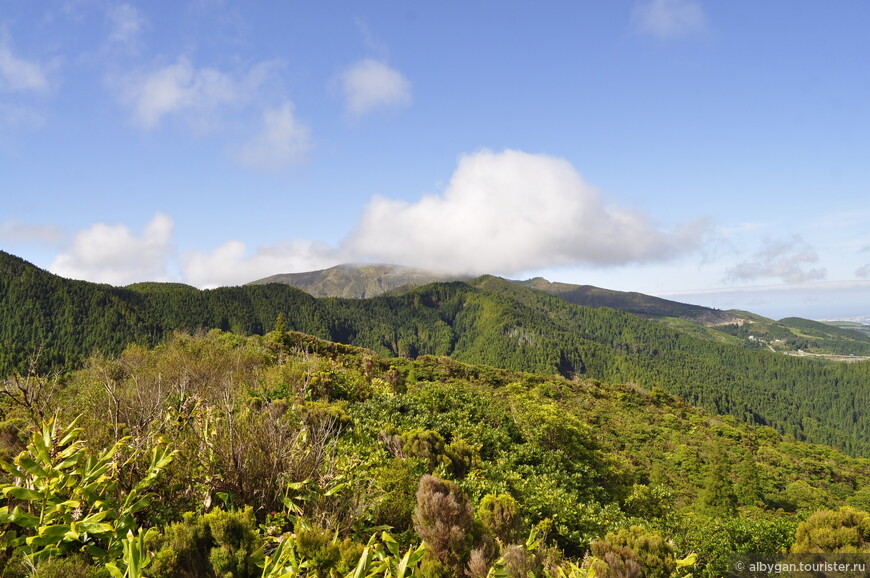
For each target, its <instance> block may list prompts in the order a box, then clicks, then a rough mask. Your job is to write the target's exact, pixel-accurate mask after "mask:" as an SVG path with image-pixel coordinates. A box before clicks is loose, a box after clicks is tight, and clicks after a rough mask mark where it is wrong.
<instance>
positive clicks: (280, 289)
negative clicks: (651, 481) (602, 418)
mask: <svg viewBox="0 0 870 578" xmlns="http://www.w3.org/2000/svg"><path fill="white" fill-rule="evenodd" d="M279 314H281V315H283V316H284V319H285V323H286V326H287V328H288V329H292V330H295V331H301V332H303V333H306V334H309V335H313V336H316V337H320V338H323V339H328V340H331V341H336V342H340V343H346V344H351V345H357V346H361V347H366V348H369V349H371V350H373V351H375V352H377V353H378V354H380V355H384V356H396V357H407V358H411V359H413V358H416V357H418V356H421V355H436V356H449V357H451V358H453V359H455V360H458V361H464V362H469V363H476V364H486V365H491V366H494V367H500V368H503V369H510V370H516V371H528V372H535V373H539V374H543V375H561V376H563V377H567V378H573V377H579V378H584V379H585V378H590V379H598V380H602V381H606V382H611V383H634V384H636V385H638V386H640V387H643V388H646V389H652V388H661V389H663V390H664V391H666V392H668V393H670V394H674V395H679V396H681V397H683V398H684V399H686V400H687V401H688V402H690V403H692V404H695V405H699V406H702V407H704V408H706V409H708V410H709V411H712V412H715V413H719V414H730V415H734V416H736V417H738V418H739V419H741V420H743V421H746V422H748V423H751V424H755V425H769V426H771V427H773V428H774V429H776V430H777V431H779V432H780V433H785V434H788V435H791V436H793V437H794V438H795V439H797V440H806V441H811V442H814V443H825V444H829V445H832V446H834V447H836V448H838V449H840V450H842V451H845V452H846V453H849V454H851V455H862V456H868V455H870V416H868V413H867V408H868V407H870V390H868V388H867V383H868V382H870V363H866V362H865V363H851V364H845V363H831V362H826V361H822V360H815V359H802V358H794V357H790V356H785V355H782V354H779V353H776V352H773V351H770V350H768V349H767V348H758V347H755V346H751V345H741V344H735V343H722V342H719V341H717V340H712V339H706V338H703V337H698V336H697V335H696V334H693V333H692V332H690V331H681V330H679V329H675V328H672V327H668V326H666V325H664V324H662V323H657V322H655V321H652V320H647V319H643V318H640V317H637V316H634V315H631V314H628V313H625V312H622V311H617V310H614V309H609V308H590V307H582V306H578V305H574V304H571V303H568V302H566V301H565V300H563V299H560V298H558V297H555V296H552V295H549V294H547V293H544V292H541V291H538V290H535V289H531V288H528V287H523V286H520V285H518V284H516V283H511V282H508V281H505V280H503V279H499V278H497V277H488V276H484V277H480V278H478V279H474V280H471V281H469V282H467V283H461V282H453V283H435V284H431V285H427V286H423V287H418V288H414V289H411V290H408V291H406V292H404V293H401V294H397V295H389V296H380V297H375V298H371V299H362V300H360V299H340V298H319V299H315V298H314V297H312V296H310V295H308V294H306V293H303V292H302V291H299V290H297V289H294V288H292V287H288V286H285V285H278V284H269V285H255V286H244V287H224V288H219V289H213V290H198V289H196V288H193V287H189V286H186V285H180V284H161V283H145V284H137V285H132V286H129V287H126V288H116V287H110V286H107V285H98V284H93V283H86V282H82V281H70V280H67V279H62V278H60V277H57V276H55V275H52V274H50V273H48V272H45V271H42V270H40V269H38V268H36V267H34V266H32V265H30V264H28V263H26V262H24V261H22V260H20V259H18V258H16V257H13V256H11V255H8V254H5V253H0V372H2V374H9V373H10V372H13V371H17V372H19V373H21V374H26V373H27V372H28V371H30V370H31V369H32V370H33V371H35V372H37V373H43V374H45V373H50V372H52V371H66V370H69V369H73V368H76V367H80V366H81V364H82V363H84V361H85V360H86V359H87V358H88V357H89V356H90V355H91V354H92V353H94V352H101V353H104V354H106V355H110V356H112V355H118V354H119V353H120V352H121V351H122V350H123V349H124V347H125V346H126V345H127V344H129V343H137V344H140V345H143V346H148V347H150V346H154V345H157V344H159V343H161V342H162V341H163V340H164V339H165V338H166V337H167V336H169V335H170V334H171V333H172V332H173V331H177V330H182V331H186V332H195V331H197V330H200V329H220V330H223V331H230V332H233V333H236V334H239V335H262V334H264V333H265V332H267V331H268V330H269V329H270V328H271V327H272V325H273V324H274V320H275V319H276V318H277V316H278V315H279ZM788 322H789V323H790V324H791V325H798V322H795V321H793V320H789V321H788ZM807 324H812V322H807ZM817 329H818V328H817V327H815V326H812V325H806V324H805V326H801V330H802V331H805V332H811V331H814V330H817ZM833 329H836V328H833ZM850 333H852V332H850ZM34 360H35V361H34Z"/></svg>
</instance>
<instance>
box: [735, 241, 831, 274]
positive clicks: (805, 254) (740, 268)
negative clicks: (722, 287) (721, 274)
mask: <svg viewBox="0 0 870 578" xmlns="http://www.w3.org/2000/svg"><path fill="white" fill-rule="evenodd" d="M818 260H819V256H818V255H817V254H816V252H815V250H814V249H813V248H812V247H811V246H810V245H809V244H808V243H807V242H806V241H804V240H803V238H802V237H801V236H800V235H794V236H792V238H791V239H779V240H773V241H767V242H765V246H764V247H763V248H762V249H761V250H759V251H758V252H756V253H755V254H754V255H753V256H752V258H751V259H750V260H748V261H743V262H742V263H738V264H737V265H735V266H734V267H732V268H731V269H729V270H728V271H727V272H726V276H727V279H728V280H730V281H754V280H757V279H765V278H779V279H781V280H782V281H785V282H786V283H803V282H805V281H818V280H820V279H824V278H825V275H826V274H827V271H826V270H825V269H824V268H821V269H805V268H804V265H806V264H810V263H815V262H817V261H818Z"/></svg>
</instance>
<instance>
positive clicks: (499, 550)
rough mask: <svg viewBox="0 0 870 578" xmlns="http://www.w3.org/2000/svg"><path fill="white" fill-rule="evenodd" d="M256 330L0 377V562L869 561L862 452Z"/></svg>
mask: <svg viewBox="0 0 870 578" xmlns="http://www.w3.org/2000/svg"><path fill="white" fill-rule="evenodd" d="M450 289H451V288H450V287H440V290H442V291H444V292H445V293H444V295H445V296H446V295H448V294H450ZM185 291H186V290H185ZM191 294H192V293H191ZM415 295H419V298H420V299H423V298H424V297H425V296H429V295H430V293H427V292H424V293H422V294H416V293H415ZM383 303H390V301H385V302H383ZM467 307H469V308H471V307H472V305H467ZM435 310H436V311H437V309H435ZM273 327H274V330H273V331H270V332H267V333H266V335H265V336H257V335H254V336H249V337H244V336H241V335H238V334H234V333H229V332H224V331H220V330H217V329H215V330H212V331H210V332H208V333H199V334H197V335H190V334H188V333H183V332H182V333H178V332H177V333H173V334H172V335H170V336H169V337H168V338H167V339H165V340H164V341H163V342H162V343H161V344H160V345H158V346H156V347H155V348H150V347H146V346H143V345H139V344H131V345H128V346H127V347H126V348H125V349H124V350H123V351H122V352H121V353H120V354H119V355H104V354H96V355H92V356H90V357H88V358H87V359H85V360H84V361H83V363H82V368H81V369H79V370H76V371H72V372H68V373H66V374H64V375H55V376H36V375H30V376H22V375H16V374H13V376H12V377H10V378H9V379H7V381H6V382H5V386H6V387H5V389H4V390H3V391H4V395H3V396H2V397H0V404H2V405H0V409H2V411H3V415H4V421H3V422H2V423H0V458H2V460H3V461H2V462H0V466H2V469H3V470H4V472H5V478H2V477H0V492H2V507H0V532H2V534H0V536H2V537H0V568H2V570H0V575H2V576H5V577H17V576H31V575H36V576H42V577H48V578H52V577H60V576H65V577H72V578H77V577H82V578H88V577H90V578H96V577H107V576H112V577H124V576H130V577H134V576H135V577H139V576H148V577H155V578H156V577H164V576H165V577H187V576H190V577H193V576H196V577H206V578H208V577H240V578H241V577H254V576H256V577H260V576H262V577H278V576H311V577H315V576H317V577H327V576H347V577H354V578H362V577H366V576H368V577H375V576H378V577H380V576H383V577H387V576H389V577H398V576H420V577H458V576H469V577H484V576H509V577H520V576H522V577H525V578H528V577H529V576H532V577H545V576H549V577H551V578H556V577H564V578H580V577H585V578H589V577H591V576H598V577H599V578H600V577H605V576H662V577H666V576H688V575H689V574H690V573H691V575H693V576H705V577H721V576H724V575H726V574H727V573H728V571H729V569H728V565H729V556H731V555H732V554H733V553H759V552H769V553H778V552H818V551H825V552H834V551H840V552H868V551H870V514H868V513H867V511H866V506H867V504H868V503H870V461H868V460H867V459H866V458H854V457H849V456H848V455H846V454H844V453H841V452H839V451H837V450H835V449H832V448H830V447H827V446H821V445H810V444H807V443H802V442H799V441H796V440H795V439H794V438H793V437H790V436H785V437H783V436H781V435H780V434H778V433H777V432H776V431H774V430H773V429H772V428H770V427H767V426H750V425H747V424H744V423H743V422H741V421H740V420H738V419H736V418H734V417H729V416H716V415H714V414H711V413H708V412H706V411H704V410H702V409H699V408H696V407H694V406H692V405H690V404H689V403H687V402H686V401H684V400H682V399H680V398H677V397H674V396H672V395H670V394H668V393H666V392H665V391H664V390H663V389H661V388H652V389H647V388H644V387H641V386H639V385H637V384H636V383H635V384H615V383H613V384H611V383H605V382H603V381H599V380H596V379H589V378H585V377H581V376H580V375H577V374H576V373H575V375H574V376H573V377H572V378H571V379H566V378H564V377H560V376H556V375H542V374H540V373H531V372H522V371H511V370H506V369H499V368H495V367H491V366H486V365H479V364H467V363H462V362H459V361H456V360H453V359H450V358H448V357H446V356H430V355H422V356H418V357H417V358H416V359H414V360H411V359H408V358H406V357H386V356H382V355H379V354H378V353H376V352H374V351H372V350H370V349H363V348H358V347H353V346H348V345H342V344H338V343H334V342H329V341H324V340H320V339H317V338H315V337H312V336H309V335H305V334H302V333H297V332H288V331H286V326H285V319H284V317H283V315H279V316H278V317H277V318H276V320H275V321H274V322H273Z"/></svg>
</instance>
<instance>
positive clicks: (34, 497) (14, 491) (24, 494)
mask: <svg viewBox="0 0 870 578" xmlns="http://www.w3.org/2000/svg"><path fill="white" fill-rule="evenodd" d="M3 493H4V494H6V495H7V496H12V497H13V498H15V499H17V500H26V501H28V502H34V501H40V500H42V498H43V494H42V492H37V491H36V490H31V489H29V488H17V487H14V486H13V487H7V488H4V489H3Z"/></svg>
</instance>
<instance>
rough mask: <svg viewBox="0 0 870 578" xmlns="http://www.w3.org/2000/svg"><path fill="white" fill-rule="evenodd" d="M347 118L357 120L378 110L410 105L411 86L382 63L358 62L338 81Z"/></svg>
mask: <svg viewBox="0 0 870 578" xmlns="http://www.w3.org/2000/svg"><path fill="white" fill-rule="evenodd" d="M339 80H340V82H341V88H342V92H343V93H344V97H345V106H346V108H347V112H348V114H350V115H351V116H352V117H354V118H359V117H361V116H363V115H365V114H367V113H369V112H372V111H374V110H377V109H379V108H391V107H403V106H408V105H410V104H411V83H410V82H409V81H408V79H406V78H405V77H404V76H402V74H401V73H400V72H399V71H398V70H395V69H393V68H390V67H389V66H387V65H386V64H385V63H383V62H380V61H378V60H373V59H371V58H366V59H364V60H360V61H359V62H357V63H356V64H354V65H353V66H351V67H350V68H348V69H347V70H345V71H344V72H343V73H342V74H341V75H340V77H339Z"/></svg>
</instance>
